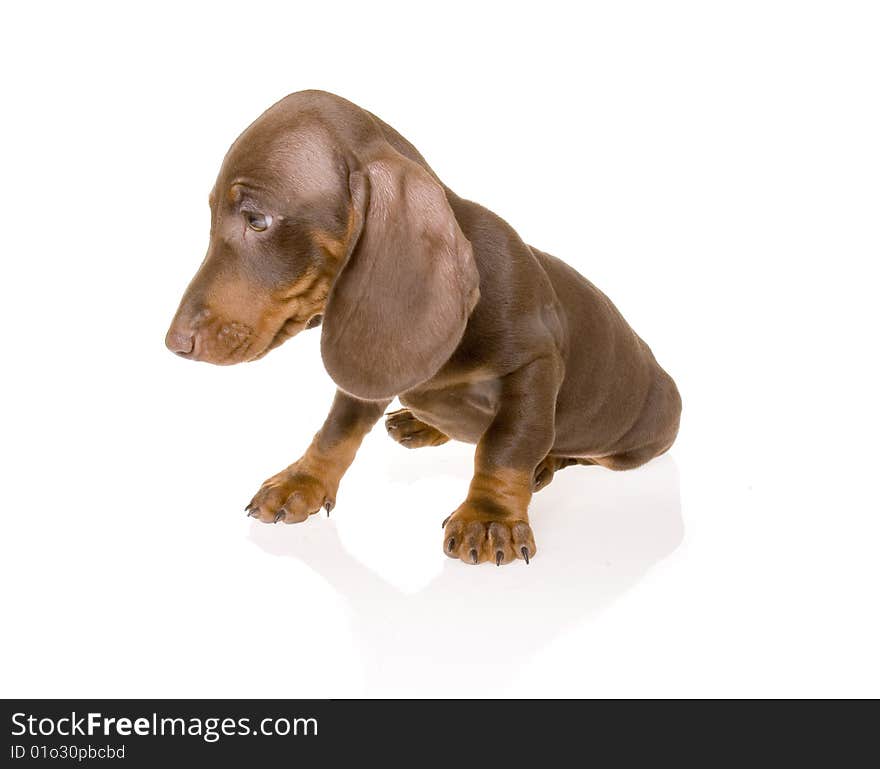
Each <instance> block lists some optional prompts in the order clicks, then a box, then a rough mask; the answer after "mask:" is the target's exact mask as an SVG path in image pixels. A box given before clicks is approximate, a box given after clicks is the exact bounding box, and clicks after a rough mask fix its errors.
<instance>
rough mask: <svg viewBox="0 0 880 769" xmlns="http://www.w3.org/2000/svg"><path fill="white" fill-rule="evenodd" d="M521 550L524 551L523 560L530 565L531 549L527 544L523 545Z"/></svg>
mask: <svg viewBox="0 0 880 769" xmlns="http://www.w3.org/2000/svg"><path fill="white" fill-rule="evenodd" d="M520 552H521V553H522V556H523V560H524V561H525V562H526V566H528V565H529V549H528V548H527V547H526V546H525V545H523V546H522V549H521V550H520Z"/></svg>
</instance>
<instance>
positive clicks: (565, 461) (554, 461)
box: [532, 456, 596, 491]
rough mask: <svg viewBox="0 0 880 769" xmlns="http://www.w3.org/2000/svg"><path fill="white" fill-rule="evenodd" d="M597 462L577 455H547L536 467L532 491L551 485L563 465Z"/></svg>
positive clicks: (593, 463)
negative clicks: (576, 456)
mask: <svg viewBox="0 0 880 769" xmlns="http://www.w3.org/2000/svg"><path fill="white" fill-rule="evenodd" d="M595 464H596V462H595V461H594V460H592V459H587V458H580V459H578V458H575V457H552V456H547V457H545V458H544V460H543V461H542V462H541V463H540V464H539V465H538V466H537V467H536V468H535V475H534V478H533V480H532V491H540V490H541V489H543V488H545V487H547V486H549V485H550V481H552V480H553V476H554V475H556V472H557V471H558V470H561V469H562V468H563V467H571V466H572V465H595Z"/></svg>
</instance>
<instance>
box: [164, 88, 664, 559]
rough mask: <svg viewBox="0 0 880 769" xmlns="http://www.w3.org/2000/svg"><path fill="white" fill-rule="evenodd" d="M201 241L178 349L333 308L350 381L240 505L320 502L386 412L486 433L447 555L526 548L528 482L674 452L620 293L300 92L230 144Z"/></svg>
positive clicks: (280, 329)
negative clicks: (285, 463)
mask: <svg viewBox="0 0 880 769" xmlns="http://www.w3.org/2000/svg"><path fill="white" fill-rule="evenodd" d="M210 205H211V239H210V244H209V246H208V253H207V256H206V257H205V260H204V262H203V263H202V265H201V267H200V268H199V271H198V272H197V273H196V276H195V277H194V278H193V280H192V283H190V285H189V288H187V290H186V293H185V294H184V297H183V300H182V301H181V304H180V308H179V309H178V311H177V314H176V315H175V317H174V320H173V321H172V323H171V328H170V329H169V331H168V334H167V337H166V344H167V345H168V347H169V348H170V349H171V350H173V351H174V352H176V353H177V354H179V355H182V356H183V357H186V358H191V359H193V360H202V361H208V362H210V363H218V364H232V363H240V362H242V361H249V360H255V359H257V358H260V357H262V356H263V355H265V354H266V353H267V352H268V351H269V350H271V349H273V348H274V347H277V346H278V345H280V344H281V343H282V342H284V341H285V340H286V339H289V338H290V337H291V336H293V335H294V334H297V333H299V332H300V331H302V330H303V329H304V328H310V327H312V326H316V325H318V324H319V323H320V322H321V319H322V317H323V331H322V335H321V354H322V357H323V359H324V364H325V366H326V368H327V371H328V373H329V374H330V376H331V377H332V378H333V380H334V381H335V382H336V384H337V385H338V390H337V393H336V398H335V400H334V402H333V406H332V408H331V409H330V413H329V415H328V416H327V419H326V421H325V422H324V425H323V427H322V428H321V429H320V430H319V431H318V433H317V434H316V435H315V438H314V440H313V441H312V444H311V446H309V448H308V449H307V450H306V452H305V454H304V455H303V456H302V458H301V459H299V460H297V461H296V462H294V464H292V465H291V466H290V467H288V468H287V469H286V470H283V471H282V472H280V473H279V474H278V475H276V476H274V477H272V478H270V479H269V480H267V481H266V482H265V483H264V484H263V486H262V488H261V489H260V491H259V492H258V493H257V495H256V496H255V497H254V498H253V500H252V501H251V502H250V504H249V505H248V506H247V508H246V510H247V512H248V513H249V514H250V515H252V516H253V517H255V518H258V519H259V520H261V521H263V522H265V523H273V522H275V523H277V522H278V521H284V522H285V523H297V522H299V521H304V520H305V519H306V518H308V517H309V516H310V515H311V514H313V513H315V512H317V511H318V510H319V509H320V508H321V507H325V508H326V509H327V511H328V512H329V511H330V509H331V508H332V507H333V505H334V503H335V499H336V492H337V489H338V487H339V481H340V479H341V478H342V475H343V473H344V472H345V471H346V469H347V468H348V466H349V465H350V464H351V462H352V460H353V459H354V455H355V452H356V451H357V449H358V446H359V445H360V443H361V441H362V440H363V437H364V435H366V433H367V432H368V431H369V430H370V429H371V428H372V427H373V425H374V424H375V423H376V421H377V420H378V419H379V418H380V417H381V416H382V414H383V412H384V410H385V408H386V407H387V406H388V404H389V403H390V402H391V400H392V399H393V398H394V397H395V396H398V397H399V398H400V402H401V403H402V404H403V405H404V406H405V407H406V408H405V409H403V410H400V411H395V412H393V413H391V414H389V415H388V417H387V420H386V426H387V428H388V432H389V434H390V435H391V437H392V438H394V439H395V440H397V441H398V442H400V443H401V444H402V445H404V446H408V447H410V448H415V447H418V446H436V445H439V444H441V443H444V442H445V441H447V440H448V439H449V438H454V439H456V440H460V441H467V442H470V443H476V444H477V449H476V457H475V463H474V464H475V468H474V477H473V480H472V481H471V485H470V489H469V491H468V494H467V498H466V499H465V501H464V502H463V503H462V504H461V505H460V506H459V508H458V509H457V510H456V511H455V512H453V513H452V515H450V516H449V517H448V518H447V519H446V521H444V542H443V546H444V550H445V552H446V553H447V554H448V555H450V556H452V557H454V558H461V559H462V560H463V561H465V562H468V563H479V562H481V561H491V562H494V563H496V564H502V563H508V562H510V561H513V560H514V559H516V558H522V559H524V560H525V561H526V562H528V560H529V558H530V557H532V556H533V555H534V554H535V540H534V538H533V536H532V530H531V527H530V526H529V519H528V505H529V500H530V498H531V496H532V492H533V491H536V490H538V489H540V488H542V487H543V486H546V485H547V484H548V483H549V482H550V481H551V480H552V478H553V474H554V473H555V472H556V471H557V470H559V469H560V468H562V467H566V466H568V465H572V464H599V465H603V466H605V467H608V468H611V469H612V470H625V469H628V468H633V467H637V466H638V465H641V464H643V463H645V462H647V461H648V460H649V459H651V458H652V457H656V456H657V455H658V454H662V453H663V452H664V451H666V450H667V449H668V448H669V447H670V446H671V445H672V442H673V440H674V439H675V436H676V434H677V432H678V422H679V414H680V411H681V400H680V398H679V395H678V391H677V389H676V387H675V384H674V383H673V381H672V379H671V378H670V377H669V375H668V374H666V372H665V371H664V370H663V369H662V368H660V366H659V365H658V364H657V361H656V360H654V356H653V355H652V354H651V351H650V349H649V348H648V346H647V345H646V344H645V343H644V342H643V341H642V340H641V339H640V338H639V337H638V336H637V335H636V334H635V333H634V332H633V331H632V329H631V328H630V327H629V326H628V325H627V323H626V321H625V320H624V319H623V318H622V317H621V315H620V313H619V312H618V311H617V309H616V308H615V307H614V305H613V304H611V302H610V301H609V300H608V298H607V297H606V296H605V295H604V294H602V293H601V292H600V291H599V290H598V289H597V288H596V287H595V286H593V285H592V284H591V283H590V282H589V281H587V280H586V279H584V278H583V277H582V276H581V275H579V274H578V273H577V272H576V271H575V270H573V269H572V268H571V267H569V266H568V265H566V264H565V263H564V262H561V261H560V260H558V259H556V258H555V257H552V256H550V255H549V254H545V253H544V252H542V251H539V250H538V249H536V248H532V247H530V246H528V245H526V244H525V243H523V241H522V240H520V238H519V237H518V236H517V234H516V232H514V230H513V229H512V228H511V227H510V226H509V225H508V224H507V223H506V222H504V221H503V220H502V219H500V218H499V217H498V216H496V215H495V214H493V213H492V212H491V211H488V210H486V209H485V208H483V207H482V206H479V205H477V204H476V203H472V202H470V201H467V200H462V199H461V198H459V197H458V196H457V195H455V193H453V192H452V191H451V190H450V189H449V188H448V187H446V186H445V185H444V184H443V183H442V182H441V181H440V180H439V179H438V178H437V176H436V174H435V173H434V172H433V171H432V170H431V168H430V167H429V166H428V164H427V163H426V162H425V160H424V158H422V156H421V155H420V154H419V153H418V152H417V151H416V150H415V148H414V147H413V146H412V145H411V144H410V143H409V142H408V141H406V139H404V138H403V137H402V136H400V135H399V134H398V133H397V132H396V131H395V130H394V129H393V128H391V127H390V126H388V125H386V124H385V123H383V122H382V121H381V120H379V119H378V118H377V117H375V116H374V115H372V114H370V113H369V112H367V111H366V110H363V109H361V108H360V107H357V106H355V105H354V104H352V103H351V102H348V101H346V100H344V99H341V98H339V97H338V96H334V95H332V94H329V93H324V92H321V91H303V92H301V93H295V94H292V95H290V96H288V97H287V98H285V99H282V100H281V101H280V102H278V103H277V104H276V105H274V106H273V107H271V108H270V109H269V110H267V111H266V112H265V113H263V115H261V116H260V117H259V118H258V119H257V120H256V122H254V123H253V124H252V125H251V126H250V127H249V128H248V129H247V130H246V131H245V132H244V133H243V134H242V135H241V136H240V137H239V138H238V139H237V140H236V141H235V143H234V144H233V145H232V147H231V148H230V150H229V152H228V153H227V155H226V158H225V159H224V161H223V166H222V167H221V169H220V175H219V176H218V178H217V182H216V184H215V185H214V189H213V191H212V193H211V196H210Z"/></svg>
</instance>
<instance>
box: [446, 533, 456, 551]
mask: <svg viewBox="0 0 880 769" xmlns="http://www.w3.org/2000/svg"><path fill="white" fill-rule="evenodd" d="M446 549H447V550H448V551H449V552H450V553H451V552H452V551H453V550H454V549H455V537H452V539H450V540H449V542H447V543H446Z"/></svg>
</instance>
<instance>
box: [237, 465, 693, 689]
mask: <svg viewBox="0 0 880 769" xmlns="http://www.w3.org/2000/svg"><path fill="white" fill-rule="evenodd" d="M530 516H531V519H532V522H533V524H536V526H535V528H536V536H537V540H538V555H537V556H536V557H535V558H534V559H533V561H532V563H531V565H530V566H526V565H525V564H524V563H521V562H519V563H516V564H512V565H510V566H506V567H501V568H497V567H495V566H493V565H489V564H486V565H481V566H479V567H470V566H465V565H463V564H461V563H460V562H458V561H452V560H448V561H447V562H446V563H445V565H444V568H443V569H442V571H441V572H440V574H439V576H437V577H436V578H435V579H434V580H433V581H432V582H430V583H429V584H428V585H427V586H426V587H424V588H423V589H421V590H419V591H418V592H416V593H413V594H406V593H403V592H401V591H399V590H398V589H397V588H396V587H394V586H392V585H390V584H389V583H387V582H386V581H385V580H383V579H382V578H380V577H379V576H378V575H377V574H376V573H375V572H373V571H372V570H370V569H369V568H367V567H366V566H364V565H363V564H362V563H361V562H360V561H358V560H356V559H354V558H352V557H351V555H350V554H349V553H348V552H347V551H346V550H345V548H344V547H343V545H342V543H341V542H340V540H339V538H338V535H337V533H336V527H335V526H334V525H324V526H320V527H316V528H315V529H313V530H312V532H311V536H310V537H309V538H308V542H304V541H303V540H301V539H299V538H287V537H285V538H283V541H282V540H281V539H279V538H278V537H277V536H273V534H274V532H273V527H269V526H260V525H255V526H254V527H253V529H252V532H251V539H252V541H253V542H254V543H255V544H257V545H258V546H259V547H260V548H262V549H263V550H265V551H266V552H267V553H270V554H272V555H278V556H284V557H290V558H295V559H298V560H300V561H302V562H303V563H305V564H306V565H307V566H309V567H310V568H311V569H312V570H314V571H315V572H317V573H318V574H320V575H321V576H322V577H323V578H324V579H325V580H327V582H328V583H329V584H330V585H331V586H332V587H333V588H334V589H335V590H336V591H338V592H339V593H340V594H341V595H342V596H343V597H344V598H345V599H346V601H347V602H348V604H349V605H350V608H351V617H352V633H353V635H354V639H355V643H356V645H357V646H358V648H359V649H360V650H361V652H362V654H363V657H364V675H365V692H364V693H365V694H366V695H368V696H369V695H373V696H413V697H418V696H432V697H437V696H441V697H442V696H472V695H474V694H475V693H476V692H475V690H474V685H475V683H477V682H479V691H480V693H481V694H482V695H485V696H496V695H503V694H504V693H505V692H506V691H507V689H508V687H509V686H510V685H511V684H512V683H513V682H514V680H515V679H516V676H517V674H518V671H519V669H521V667H522V666H523V664H524V663H525V662H526V661H527V660H528V659H529V658H530V657H531V656H533V655H534V654H536V653H537V652H538V651H539V650H540V649H542V648H543V647H545V646H547V645H548V644H550V643H551V642H553V641H554V640H555V639H556V638H558V637H559V636H560V635H562V634H564V633H565V632H566V631H567V630H568V629H570V628H572V627H574V626H576V625H577V624H579V623H581V622H583V621H584V620H585V619H587V618H589V617H590V616H591V615H594V614H595V613H596V612H597V611H599V610H601V609H602V608H603V607H605V606H607V605H608V604H609V603H611V602H613V601H615V600H617V599H618V598H619V597H620V596H621V595H623V594H624V593H625V592H626V591H627V590H628V589H629V588H630V587H632V586H633V585H635V584H636V583H637V582H638V581H639V580H640V579H641V578H642V576H643V575H644V574H645V573H646V572H647V571H648V570H649V569H650V568H651V567H652V566H653V565H654V564H656V563H657V562H659V561H660V560H662V559H663V558H665V557H666V556H668V555H669V554H670V553H672V552H673V551H674V550H675V549H676V548H677V547H678V546H679V544H680V543H681V541H682V538H683V533H684V529H683V524H682V517H681V501H680V493H679V478H678V469H677V468H676V465H675V462H674V460H673V459H672V457H670V456H664V457H661V458H659V459H657V460H654V461H653V462H651V463H649V464H648V465H646V466H645V467H642V468H639V469H638V470H633V471H630V472H625V473H614V472H611V471H609V470H606V469H604V468H599V467H576V468H570V469H566V470H563V471H561V472H560V473H558V474H557V475H556V477H555V479H554V480H553V483H552V484H551V485H550V486H549V487H547V488H546V489H544V490H543V491H541V492H540V493H539V494H537V495H536V496H535V497H534V499H533V501H532V505H531V508H530ZM439 542H440V538H439V532H438V539H437V542H436V543H432V544H433V546H439ZM426 546H428V545H426ZM512 693H514V694H515V692H512Z"/></svg>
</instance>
